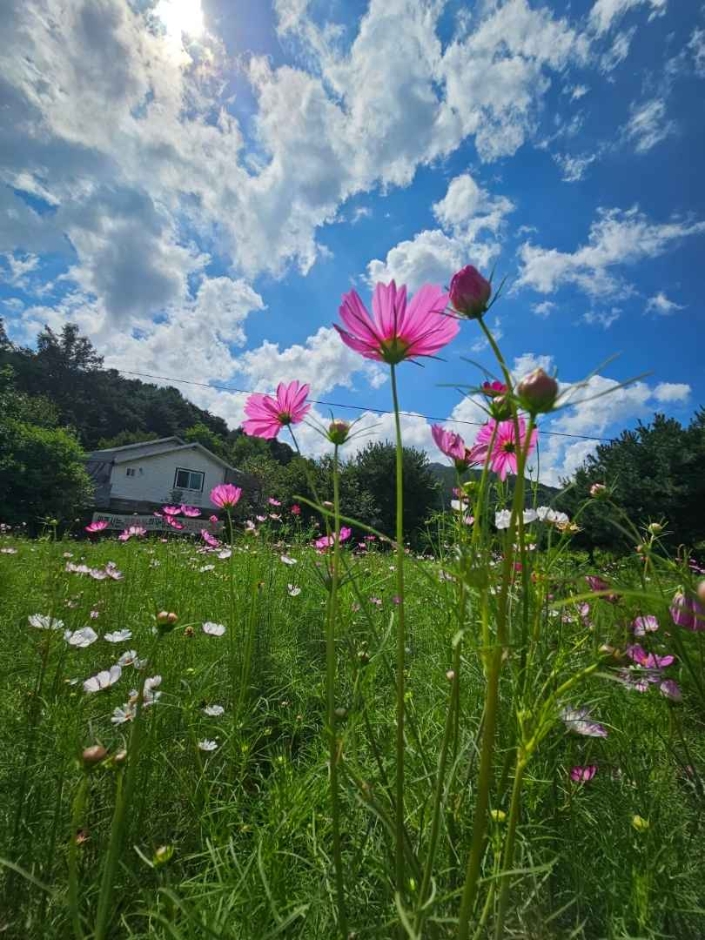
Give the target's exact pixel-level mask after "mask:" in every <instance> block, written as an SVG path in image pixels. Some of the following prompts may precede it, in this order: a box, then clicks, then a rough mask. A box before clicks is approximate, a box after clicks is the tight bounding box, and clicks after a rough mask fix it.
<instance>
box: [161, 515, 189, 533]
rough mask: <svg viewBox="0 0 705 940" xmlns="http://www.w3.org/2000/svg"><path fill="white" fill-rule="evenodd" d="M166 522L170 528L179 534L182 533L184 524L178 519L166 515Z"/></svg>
mask: <svg viewBox="0 0 705 940" xmlns="http://www.w3.org/2000/svg"><path fill="white" fill-rule="evenodd" d="M164 522H166V524H167V525H168V526H170V527H171V528H172V529H176V530H177V531H179V532H180V531H181V529H183V528H184V524H183V522H179V520H178V519H176V518H175V517H174V516H169V515H165V516H164Z"/></svg>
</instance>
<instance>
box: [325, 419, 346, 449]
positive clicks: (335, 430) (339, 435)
mask: <svg viewBox="0 0 705 940" xmlns="http://www.w3.org/2000/svg"><path fill="white" fill-rule="evenodd" d="M349 433H350V422H349V421H343V419H342V418H335V419H334V420H333V421H331V423H330V424H329V425H328V435H327V436H328V440H329V441H330V442H331V444H336V445H337V446H340V445H341V444H344V443H345V442H346V441H347V439H348V434H349Z"/></svg>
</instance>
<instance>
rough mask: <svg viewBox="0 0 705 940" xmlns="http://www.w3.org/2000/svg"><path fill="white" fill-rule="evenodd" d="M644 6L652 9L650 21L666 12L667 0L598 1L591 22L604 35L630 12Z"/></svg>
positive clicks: (593, 9) (591, 12)
mask: <svg viewBox="0 0 705 940" xmlns="http://www.w3.org/2000/svg"><path fill="white" fill-rule="evenodd" d="M644 4H646V5H648V6H649V7H650V13H649V19H650V20H651V19H653V18H654V17H656V16H663V14H664V13H665V12H666V4H667V0H596V2H595V3H594V5H593V7H592V9H591V10H590V21H591V23H592V25H593V27H594V28H595V29H596V30H597V32H598V33H604V32H606V31H607V30H608V29H610V28H611V27H612V26H614V24H615V23H616V22H617V21H618V20H620V19H621V18H622V17H623V16H624V14H625V13H627V12H628V11H629V10H631V9H633V8H635V7H638V6H643V5H644Z"/></svg>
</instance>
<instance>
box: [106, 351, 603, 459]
mask: <svg viewBox="0 0 705 940" xmlns="http://www.w3.org/2000/svg"><path fill="white" fill-rule="evenodd" d="M118 371H119V372H122V373H123V375H136V376H139V377H140V378H143V379H157V380H159V381H161V382H176V383H177V384H179V385H195V386H197V387H198V388H214V389H215V390H216V391H219V392H240V393H241V394H243V395H251V394H252V389H250V388H237V386H235V385H212V384H211V383H209V382H195V381H193V379H175V378H174V377H173V376H170V375H154V374H153V373H151V372H131V371H130V370H129V369H119V370H118ZM306 400H307V401H308V402H310V404H312V405H325V406H326V407H327V408H348V409H350V410H351V411H370V412H372V413H373V414H377V415H391V414H394V412H393V411H385V410H384V409H383V408H373V407H372V406H368V405H347V404H345V403H344V402H339V401H338V402H336V401H325V400H323V399H320V398H307V399H306ZM399 414H401V415H404V417H407V418H424V420H426V421H448V420H452V422H453V424H467V425H471V426H472V427H477V428H479V427H482V422H480V421H466V420H462V419H460V418H452V419H449V418H448V417H445V418H440V417H437V416H434V415H424V414H421V412H419V411H400V412H399ZM541 433H542V434H547V435H550V436H552V437H570V438H573V439H574V440H578V441H599V442H601V443H607V444H609V443H611V442H612V441H614V440H615V438H613V437H594V436H592V435H590V434H568V433H567V432H566V431H544V430H541Z"/></svg>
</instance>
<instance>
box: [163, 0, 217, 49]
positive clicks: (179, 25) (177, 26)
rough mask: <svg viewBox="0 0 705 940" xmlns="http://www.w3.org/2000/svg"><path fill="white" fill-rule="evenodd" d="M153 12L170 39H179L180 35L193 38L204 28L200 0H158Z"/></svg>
mask: <svg viewBox="0 0 705 940" xmlns="http://www.w3.org/2000/svg"><path fill="white" fill-rule="evenodd" d="M154 14H155V16H157V17H159V19H160V20H161V21H162V23H163V24H164V28H165V29H166V32H167V35H168V36H169V37H170V38H171V39H177V40H180V39H181V37H182V35H186V36H189V37H191V38H195V37H197V36H200V35H201V34H202V33H203V31H204V30H205V25H204V23H203V10H202V9H201V0H159V3H158V4H157V5H156V7H155V8H154Z"/></svg>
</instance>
